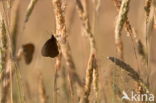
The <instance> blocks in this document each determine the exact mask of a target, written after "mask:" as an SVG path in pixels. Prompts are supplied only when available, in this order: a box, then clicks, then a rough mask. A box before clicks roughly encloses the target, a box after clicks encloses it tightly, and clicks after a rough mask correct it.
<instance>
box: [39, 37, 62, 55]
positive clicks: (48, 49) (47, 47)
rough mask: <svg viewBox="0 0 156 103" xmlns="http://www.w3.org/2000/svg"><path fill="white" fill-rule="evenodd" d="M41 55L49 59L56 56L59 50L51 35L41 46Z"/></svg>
mask: <svg viewBox="0 0 156 103" xmlns="http://www.w3.org/2000/svg"><path fill="white" fill-rule="evenodd" d="M41 54H42V56H44V57H51V58H54V57H56V56H58V54H59V50H58V46H57V40H56V38H55V37H54V35H52V37H51V38H50V39H49V40H47V41H46V43H45V44H44V45H43V47H42V50H41Z"/></svg>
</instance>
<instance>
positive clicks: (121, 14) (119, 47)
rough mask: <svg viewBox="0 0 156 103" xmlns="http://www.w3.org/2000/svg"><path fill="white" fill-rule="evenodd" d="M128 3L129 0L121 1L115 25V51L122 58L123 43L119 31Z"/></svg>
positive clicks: (125, 17) (124, 20)
mask: <svg viewBox="0 0 156 103" xmlns="http://www.w3.org/2000/svg"><path fill="white" fill-rule="evenodd" d="M129 3H130V0H123V1H122V4H121V8H120V11H119V15H118V18H117V23H116V27H115V43H116V48H117V53H118V56H119V57H120V58H122V59H123V43H122V39H121V32H122V29H123V26H124V23H125V22H126V20H127V14H128V10H129Z"/></svg>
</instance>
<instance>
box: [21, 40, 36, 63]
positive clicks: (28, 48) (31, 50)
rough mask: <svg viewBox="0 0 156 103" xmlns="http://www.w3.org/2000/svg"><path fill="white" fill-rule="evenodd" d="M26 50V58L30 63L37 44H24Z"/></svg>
mask: <svg viewBox="0 0 156 103" xmlns="http://www.w3.org/2000/svg"><path fill="white" fill-rule="evenodd" d="M22 47H23V51H24V59H25V62H26V64H30V63H31V61H32V58H33V54H34V50H35V46H34V45H33V44H31V43H29V44H25V45H23V46H22Z"/></svg>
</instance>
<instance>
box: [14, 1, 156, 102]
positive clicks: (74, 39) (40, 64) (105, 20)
mask: <svg viewBox="0 0 156 103" xmlns="http://www.w3.org/2000/svg"><path fill="white" fill-rule="evenodd" d="M66 1H67V4H66V9H65V20H66V25H67V35H68V41H69V44H70V46H71V51H72V56H73V59H74V62H75V65H76V71H77V73H78V74H79V75H80V77H81V79H82V80H84V79H85V71H86V66H87V61H88V57H89V43H88V40H87V38H86V37H85V34H84V33H83V28H82V22H81V20H80V19H79V15H78V13H77V10H76V5H75V0H66ZM82 1H83V0H82ZM29 2H30V0H21V1H20V5H19V6H20V7H19V10H20V16H19V20H18V23H19V26H18V37H17V50H18V49H19V48H20V47H21V46H22V45H23V44H25V43H33V44H34V45H35V53H34V57H33V61H32V63H31V64H30V65H27V64H25V62H24V60H21V61H20V62H19V67H20V68H19V71H20V73H21V79H20V80H21V83H22V88H23V89H22V91H23V92H24V95H25V100H26V103H39V102H40V99H39V92H38V88H39V81H38V80H39V75H40V74H41V75H42V78H43V81H44V85H45V89H46V95H47V96H48V103H52V101H53V82H54V71H55V65H54V64H55V59H52V58H48V57H43V56H42V55H41V48H42V46H43V44H44V43H45V41H46V40H48V39H49V38H50V37H51V34H53V33H55V16H54V12H53V11H54V10H53V7H52V2H51V0H39V1H38V2H37V4H36V5H35V8H34V10H33V12H32V15H31V17H30V20H29V21H28V23H27V24H26V26H25V30H24V31H23V24H24V17H25V13H26V9H27V6H28V4H29ZM144 2H145V1H144V0H131V3H130V9H129V13H128V18H129V20H130V23H131V25H132V26H133V27H134V29H135V30H136V33H137V36H138V38H140V39H141V40H142V41H143V40H144V35H145V11H144ZM15 3H16V2H15ZM88 11H89V12H88V13H89V20H90V23H91V24H92V31H94V36H95V40H96V46H97V57H98V58H97V59H98V67H99V73H100V74H99V85H100V87H99V88H100V99H101V102H100V103H116V102H114V101H113V98H116V96H113V91H112V77H113V75H112V70H113V67H114V66H115V65H114V64H112V63H111V62H110V61H109V60H108V59H107V58H106V57H108V56H117V53H116V49H115V43H114V29H115V23H116V18H117V15H118V12H117V10H116V7H115V6H114V4H113V1H112V0H101V3H100V8H99V10H98V12H96V17H95V25H94V26H93V24H94V3H93V1H92V0H88ZM12 15H14V11H12ZM93 28H94V29H93ZM155 33H156V30H153V31H152V33H151V34H150V35H151V36H152V38H151V45H150V47H151V50H150V56H151V61H150V66H151V69H150V70H149V71H148V72H149V75H150V88H151V91H152V92H153V93H155V94H156V86H155V85H156V82H155V75H156V68H155V66H156V54H155V52H156V47H155V44H156V36H155ZM122 37H123V40H124V57H125V62H127V63H128V64H130V65H131V66H132V67H134V68H137V65H136V62H137V60H136V58H135V55H134V48H133V46H132V41H131V39H130V37H128V36H127V33H126V32H125V30H123V32H122ZM62 65H64V66H65V63H64V62H63V63H62ZM64 69H66V68H64ZM141 69H142V67H141ZM142 71H144V70H142ZM58 78H59V79H58V81H61V75H59V77H58ZM129 79H130V78H129ZM15 81H16V79H15ZM124 85H125V86H127V85H126V84H124ZM132 85H133V84H132ZM14 87H15V89H14V94H15V95H14V98H17V97H16V95H17V93H16V90H17V85H16V82H15V83H14ZM59 88H61V83H60V82H58V96H59V99H58V102H59V103H68V101H67V100H66V98H65V97H64V96H63V95H62V90H61V89H59ZM129 88H131V87H129ZM131 89H132V88H131Z"/></svg>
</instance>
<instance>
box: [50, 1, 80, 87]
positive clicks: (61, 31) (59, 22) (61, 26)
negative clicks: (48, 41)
mask: <svg viewBox="0 0 156 103" xmlns="http://www.w3.org/2000/svg"><path fill="white" fill-rule="evenodd" d="M52 3H53V6H54V12H55V19H56V35H55V37H56V38H57V41H58V44H59V45H60V49H61V53H62V56H63V57H64V58H65V61H66V65H67V66H68V69H69V76H70V79H71V78H72V81H73V82H75V81H76V82H77V83H78V84H79V86H82V83H81V80H80V78H79V76H78V75H77V73H76V71H75V69H76V68H75V64H74V61H73V58H72V56H71V50H70V46H69V43H68V41H67V35H66V25H65V18H64V15H63V11H62V9H61V5H62V3H61V1H60V0H52Z"/></svg>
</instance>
